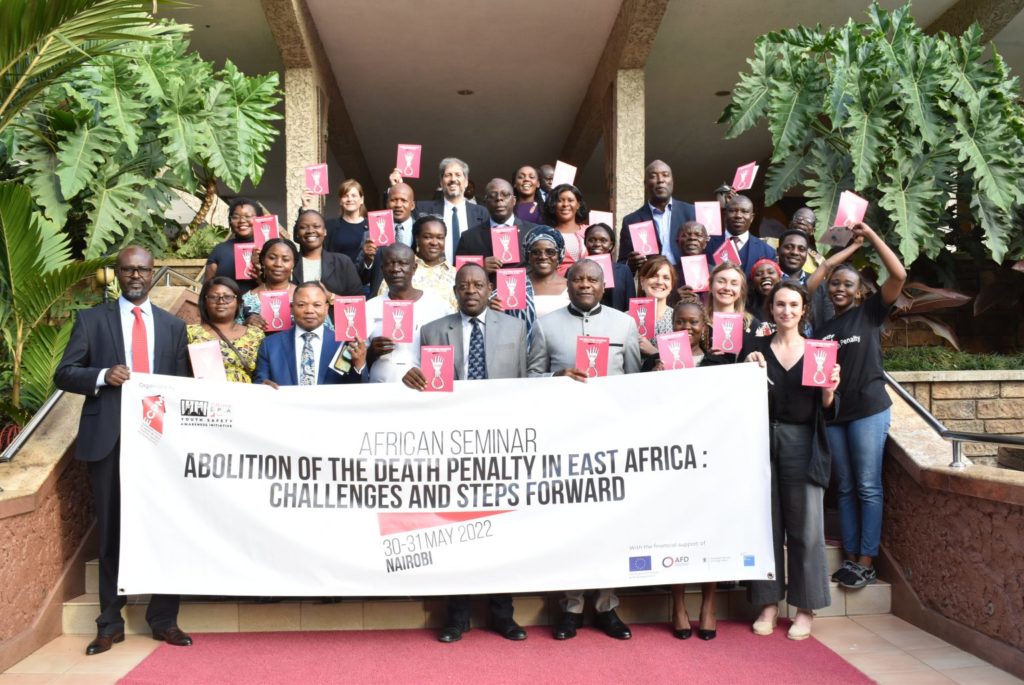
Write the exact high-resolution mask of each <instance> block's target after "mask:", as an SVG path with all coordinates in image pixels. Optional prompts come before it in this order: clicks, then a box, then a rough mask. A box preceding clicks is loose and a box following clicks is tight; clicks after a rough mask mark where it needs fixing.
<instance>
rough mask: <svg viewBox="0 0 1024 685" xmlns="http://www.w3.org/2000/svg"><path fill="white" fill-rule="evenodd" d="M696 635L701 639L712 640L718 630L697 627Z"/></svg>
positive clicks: (716, 635)
mask: <svg viewBox="0 0 1024 685" xmlns="http://www.w3.org/2000/svg"><path fill="white" fill-rule="evenodd" d="M697 637H699V638H700V639H701V640H705V641H706V640H714V639H715V638H716V637H718V630H717V629H716V630H705V629H704V628H697Z"/></svg>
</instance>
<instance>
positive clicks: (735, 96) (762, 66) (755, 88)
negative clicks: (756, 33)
mask: <svg viewBox="0 0 1024 685" xmlns="http://www.w3.org/2000/svg"><path fill="white" fill-rule="evenodd" d="M774 59H775V55H774V51H773V50H771V48H770V47H769V45H768V40H767V39H766V38H759V39H758V40H757V42H756V43H755V44H754V56H753V57H752V58H750V59H748V60H747V64H749V65H750V71H749V72H748V73H743V74H740V81H739V83H737V84H736V86H735V87H734V88H733V91H732V101H731V102H730V103H729V106H728V107H726V108H725V111H724V112H722V116H721V117H720V118H719V119H718V123H720V124H728V125H729V128H728V130H726V132H725V137H726V138H735V137H736V136H738V135H740V134H741V133H743V132H745V131H747V130H749V129H751V128H753V126H754V125H755V124H757V122H758V121H759V120H760V119H761V117H763V116H764V114H765V112H766V111H767V109H768V95H769V93H770V91H771V86H772V74H773V71H774V69H773V67H772V65H773V64H774Z"/></svg>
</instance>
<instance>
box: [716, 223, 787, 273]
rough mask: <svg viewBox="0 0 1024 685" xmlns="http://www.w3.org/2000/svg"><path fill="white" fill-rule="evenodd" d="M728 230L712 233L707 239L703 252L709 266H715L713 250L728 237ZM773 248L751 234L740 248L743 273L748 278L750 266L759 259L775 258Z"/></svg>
mask: <svg viewBox="0 0 1024 685" xmlns="http://www.w3.org/2000/svg"><path fill="white" fill-rule="evenodd" d="M728 235H729V232H728V231H723V232H722V235H713V236H711V239H710V240H709V241H708V246H707V247H706V248H704V254H705V255H707V258H708V266H709V268H711V269H713V268H715V258H714V256H713V255H714V254H715V250H717V249H718V248H720V247H721V246H722V243H724V242H725V239H726V237H728ZM775 258H776V257H775V250H774V249H772V247H771V245H769V244H768V243H766V242H765V241H763V240H761V239H760V238H758V237H757V236H756V235H753V234H751V235H750V238H748V239H747V244H746V245H744V246H743V248H742V249H741V250H740V262H742V266H743V275H744V276H746V277H747V278H748V279H749V278H750V267H752V266H753V265H754V263H755V262H756V261H757V260H759V259H775Z"/></svg>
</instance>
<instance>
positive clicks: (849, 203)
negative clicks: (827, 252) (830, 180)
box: [832, 190, 868, 242]
mask: <svg viewBox="0 0 1024 685" xmlns="http://www.w3.org/2000/svg"><path fill="white" fill-rule="evenodd" d="M867 211H868V201H867V200H865V199H864V198H862V197H861V196H860V195H857V194H856V193H851V192H850V191H849V190H844V191H843V192H842V193H841V194H840V195H839V209H838V210H837V211H836V220H835V221H833V222H832V225H833V226H853V225H854V224H859V223H860V222H862V221H864V215H865V214H866V213H867ZM847 242H849V241H847Z"/></svg>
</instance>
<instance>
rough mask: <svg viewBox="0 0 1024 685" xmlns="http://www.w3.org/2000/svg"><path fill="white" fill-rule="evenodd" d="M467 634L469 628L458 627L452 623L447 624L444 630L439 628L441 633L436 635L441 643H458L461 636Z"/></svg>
mask: <svg viewBox="0 0 1024 685" xmlns="http://www.w3.org/2000/svg"><path fill="white" fill-rule="evenodd" d="M468 632H469V626H460V625H456V624H454V623H449V624H448V625H446V626H445V627H444V628H441V632H440V633H438V635H437V639H438V640H440V641H441V642H458V641H459V640H461V639H462V634H463V633H468Z"/></svg>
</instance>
